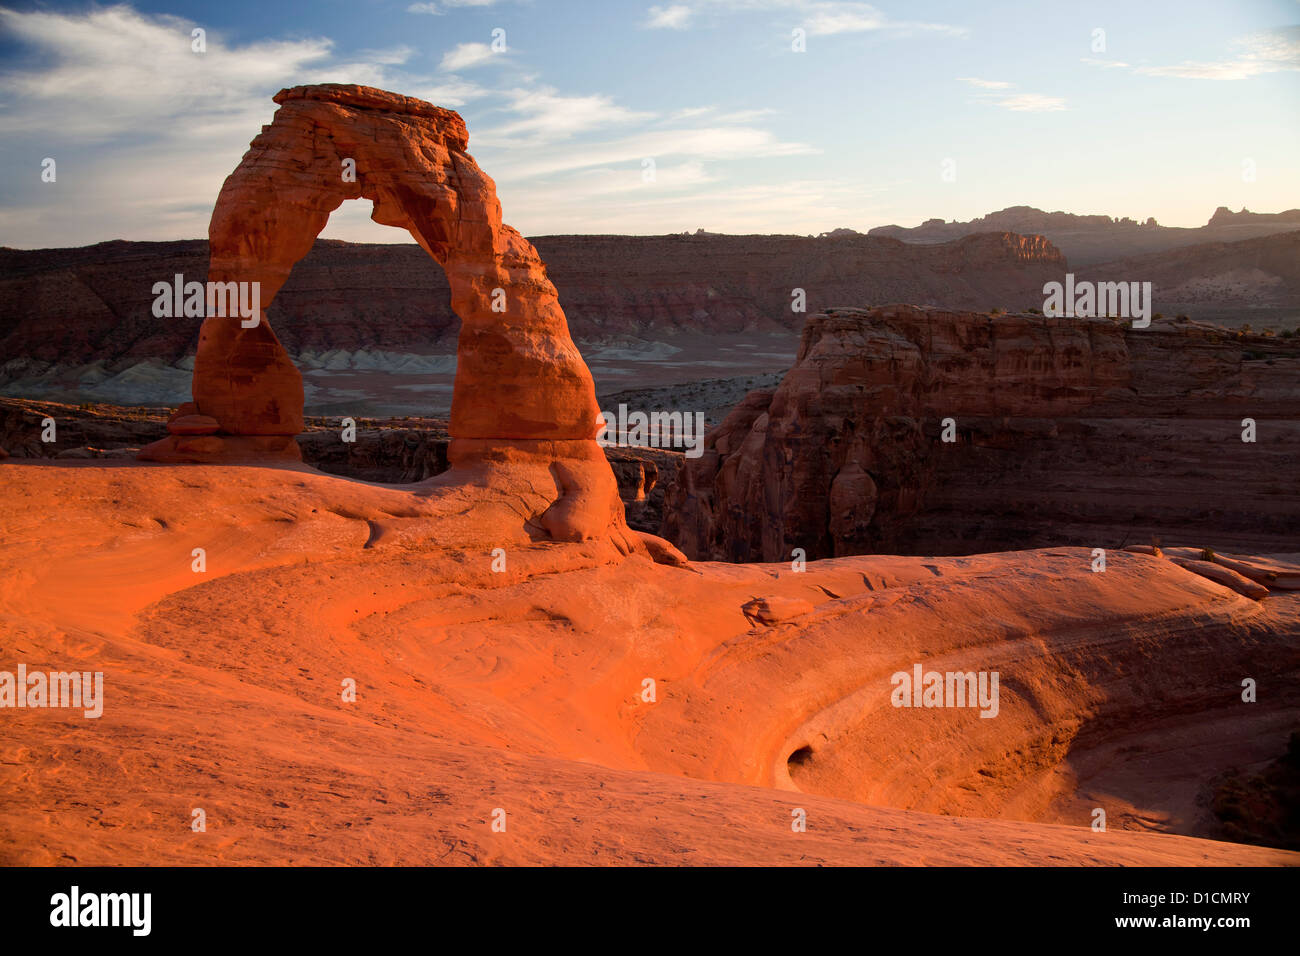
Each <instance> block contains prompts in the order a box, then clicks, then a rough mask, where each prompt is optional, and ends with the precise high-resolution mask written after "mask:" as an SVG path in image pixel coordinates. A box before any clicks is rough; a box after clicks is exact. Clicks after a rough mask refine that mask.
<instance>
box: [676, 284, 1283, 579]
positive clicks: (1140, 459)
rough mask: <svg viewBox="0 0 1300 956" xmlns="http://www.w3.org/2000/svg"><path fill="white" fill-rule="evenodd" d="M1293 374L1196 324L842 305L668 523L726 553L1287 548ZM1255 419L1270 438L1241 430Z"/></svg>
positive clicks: (717, 553)
mask: <svg viewBox="0 0 1300 956" xmlns="http://www.w3.org/2000/svg"><path fill="white" fill-rule="evenodd" d="M1297 375H1300V357H1297V356H1296V355H1295V354H1294V350H1292V354H1289V355H1287V354H1283V352H1282V351H1279V352H1277V353H1276V354H1272V353H1270V354H1269V356H1268V359H1267V361H1264V360H1259V361H1256V360H1252V359H1251V357H1250V355H1249V353H1245V354H1243V351H1242V348H1241V345H1240V343H1239V341H1238V340H1237V338H1236V336H1235V335H1234V334H1233V333H1231V332H1228V331H1226V330H1222V329H1215V328H1211V327H1207V326H1197V325H1194V324H1178V323H1174V322H1169V321H1156V322H1153V323H1152V325H1151V327H1149V328H1145V329H1133V328H1129V327H1128V326H1127V325H1123V324H1121V323H1118V322H1115V321H1112V320H1109V319H1086V318H1065V317H1061V318H1049V317H1046V316H1042V315H1035V314H1014V315H1008V314H998V315H991V314H984V313H974V312H954V311H951V310H945V309H937V308H918V307H915V306H908V305H893V306H884V307H881V308H876V309H870V310H864V309H847V308H846V309H835V310H831V311H830V312H827V313H824V314H818V315H813V316H810V317H809V319H808V323H807V325H806V326H805V328H804V336H803V341H802V344H801V346H800V350H799V354H798V357H797V359H796V361H795V364H794V366H793V367H792V368H791V369H790V371H789V372H788V373H787V374H786V376H785V378H784V380H783V381H782V382H781V383H780V385H779V386H778V387H777V388H776V389H770V390H769V389H764V390H757V391H754V392H751V393H750V395H749V396H748V397H747V398H746V399H745V400H744V401H743V402H742V403H741V404H739V405H737V406H736V407H735V408H734V409H733V410H732V411H731V413H730V414H729V415H728V416H727V418H726V419H725V420H724V421H723V422H722V423H721V424H720V425H719V426H718V427H717V428H715V429H714V430H713V431H711V432H710V433H709V434H708V435H707V436H706V439H705V447H704V452H703V454H702V456H701V457H699V458H696V459H688V460H686V461H685V462H684V465H683V467H682V469H681V471H680V472H679V474H678V476H677V479H676V481H675V482H674V484H673V485H672V487H670V488H669V490H668V492H667V494H666V497H665V504H664V525H663V530H662V532H661V533H662V534H663V535H664V537H666V538H668V539H669V540H670V541H672V542H673V543H674V544H676V545H677V546H678V547H679V548H681V549H682V551H683V552H684V553H685V554H687V555H688V556H690V557H691V558H692V559H697V560H726V561H758V560H761V561H790V560H793V558H794V551H795V549H802V550H803V551H804V552H805V557H806V558H808V559H809V560H813V559H818V558H825V557H837V556H841V555H850V554H864V553H881V552H884V553H910V554H962V553H973V552H978V551H982V550H987V549H993V548H996V549H1000V550H1017V549H1022V548H1033V547H1049V546H1052V545H1059V544H1073V545H1077V546H1081V547H1089V548H1091V547H1116V546H1119V545H1120V544H1122V542H1123V541H1125V540H1129V541H1132V540H1135V539H1136V540H1139V541H1141V540H1151V538H1152V537H1153V536H1155V537H1159V538H1160V539H1161V540H1166V541H1168V540H1174V539H1175V536H1178V537H1182V538H1184V539H1185V538H1192V540H1196V539H1200V540H1205V541H1213V542H1214V543H1215V544H1216V546H1222V547H1223V548H1225V549H1227V548H1232V549H1234V550H1237V551H1243V552H1244V551H1251V552H1253V553H1269V552H1286V551H1290V550H1292V549H1293V547H1294V542H1295V541H1296V540H1300V515H1297V513H1296V510H1295V508H1294V500H1295V482H1294V481H1293V480H1286V479H1282V478H1279V476H1289V475H1291V474H1292V473H1293V472H1294V467H1293V465H1294V461H1295V456H1296V454H1297V453H1300V425H1297V424H1296V423H1297V422H1298V421H1300V395H1298V394H1297V392H1296V389H1295V382H1296V379H1297ZM1247 417H1249V418H1252V419H1255V420H1256V421H1257V422H1258V423H1259V429H1260V435H1261V436H1264V437H1261V438H1260V439H1259V440H1258V441H1257V442H1254V443H1250V442H1243V441H1241V435H1242V424H1241V422H1242V419H1243V418H1247ZM946 419H952V420H953V429H952V437H953V438H954V439H955V441H953V442H952V443H947V442H945V441H943V437H944V432H945V430H946V426H945V424H944V422H945V420H946ZM1225 488H1231V489H1232V494H1230V495H1225V493H1224V489H1225ZM1135 516H1136V517H1135Z"/></svg>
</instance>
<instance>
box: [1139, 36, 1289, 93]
mask: <svg viewBox="0 0 1300 956" xmlns="http://www.w3.org/2000/svg"><path fill="white" fill-rule="evenodd" d="M1232 47H1233V51H1234V55H1233V56H1231V57H1229V58H1227V59H1223V60H1213V61H1210V62H1193V61H1185V62H1183V63H1179V64H1176V65H1174V66H1139V67H1136V72H1138V73H1142V74H1145V75H1147V76H1170V77H1177V78H1178V79H1183V80H1245V79H1249V78H1250V77H1252V76H1260V75H1261V74H1264V73H1281V72H1288V71H1294V70H1300V27H1286V28H1283V29H1279V30H1271V31H1267V32H1264V33H1256V34H1252V35H1251V36H1246V37H1240V38H1238V39H1236V40H1234V41H1232Z"/></svg>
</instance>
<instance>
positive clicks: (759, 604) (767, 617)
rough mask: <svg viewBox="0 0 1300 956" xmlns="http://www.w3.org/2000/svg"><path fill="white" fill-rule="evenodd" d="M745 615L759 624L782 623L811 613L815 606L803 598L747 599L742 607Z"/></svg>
mask: <svg viewBox="0 0 1300 956" xmlns="http://www.w3.org/2000/svg"><path fill="white" fill-rule="evenodd" d="M740 609H741V610H742V611H744V612H745V616H746V617H748V618H750V619H752V620H754V621H756V622H757V623H759V624H767V625H772V624H780V623H781V622H782V621H789V620H792V619H794V618H796V617H802V616H803V615H805V614H809V613H811V612H812V611H813V610H814V608H813V605H812V602H811V601H805V600H804V599H803V598H791V597H775V596H774V597H765V598H754V599H753V600H752V601H746V602H745V603H744V604H743V605H741V608H740Z"/></svg>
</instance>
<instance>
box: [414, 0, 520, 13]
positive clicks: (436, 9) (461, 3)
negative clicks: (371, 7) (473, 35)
mask: <svg viewBox="0 0 1300 956" xmlns="http://www.w3.org/2000/svg"><path fill="white" fill-rule="evenodd" d="M496 2H497V0H439V2H438V3H413V4H411V5H410V6H409V7H407V8H406V12H407V13H428V14H431V15H433V16H435V17H438V16H442V15H443V14H444V13H446V12H447V11H448V10H449V9H454V8H456V7H490V6H492V5H494V4H495V3H496Z"/></svg>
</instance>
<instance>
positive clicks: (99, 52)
mask: <svg viewBox="0 0 1300 956" xmlns="http://www.w3.org/2000/svg"><path fill="white" fill-rule="evenodd" d="M440 8H441V9H445V8H446V5H445V4H441V5H440ZM195 26H196V24H194V23H192V22H191V21H189V20H185V19H183V18H179V17H171V16H157V15H146V14H141V13H139V12H137V11H135V10H133V9H131V8H130V7H125V6H116V7H106V8H103V7H101V8H91V9H89V10H87V11H85V12H78V13H64V12H50V11H44V10H34V11H24V12H16V11H12V10H5V9H2V8H0V36H2V38H3V40H4V41H5V42H6V43H7V44H9V45H10V47H11V48H12V49H14V50H15V51H16V52H15V53H14V54H13V55H12V56H11V57H9V58H8V59H7V61H6V66H5V68H4V69H3V70H2V71H0V103H3V104H4V107H3V109H0V141H3V143H4V146H5V147H6V148H7V149H8V150H9V151H10V153H11V154H12V155H14V156H20V155H31V156H35V157H38V158H39V157H44V156H52V157H54V158H55V159H56V160H57V162H58V180H57V183H52V184H51V183H41V182H40V176H39V167H37V166H33V168H32V171H31V175H30V176H22V175H11V176H7V177H3V178H0V245H11V246H27V247H30V246H49V245H60V244H62V245H73V244H76V245H80V244H84V243H86V242H97V241H102V240H105V239H114V238H120V239H135V240H163V239H179V238H193V237H195V236H202V235H204V234H206V232H207V226H208V219H209V217H210V215H211V212H212V204H213V201H214V200H215V199H216V196H217V195H218V193H219V191H220V189H221V184H222V182H223V181H224V180H225V178H226V176H228V175H229V173H230V171H231V170H232V169H234V168H235V166H236V165H237V164H238V163H239V160H240V157H241V156H242V155H243V154H244V152H245V151H246V150H247V148H248V142H249V140H250V139H251V138H252V137H253V136H255V135H256V134H257V132H258V130H260V129H261V127H262V126H263V125H264V124H266V123H268V122H270V120H271V116H272V115H273V113H274V112H275V109H276V107H275V104H274V103H272V102H271V96H272V95H273V94H274V93H275V92H276V91H277V90H279V89H280V88H282V87H286V86H295V85H299V84H306V83H323V82H342V83H362V84H366V85H371V86H378V87H381V88H385V89H391V90H396V91H398V92H402V93H407V94H409V95H413V96H418V97H420V98H422V99H426V100H429V101H431V102H434V103H436V104H438V105H441V106H448V107H451V108H460V107H462V106H463V105H465V104H466V103H468V104H470V106H471V107H472V108H473V110H474V111H475V113H476V115H475V116H471V117H470V128H471V132H472V142H473V143H474V150H473V152H474V155H475V156H476V158H477V159H478V160H479V161H480V162H481V163H482V165H483V168H485V169H487V170H488V171H489V172H490V173H491V175H492V176H493V178H494V179H495V180H496V182H497V184H498V187H499V189H500V190H501V194H502V196H503V202H505V203H506V211H507V221H508V222H511V223H512V224H514V225H517V226H521V227H525V226H526V227H527V228H529V229H532V230H534V231H537V232H546V231H550V232H554V231H557V230H559V229H567V230H570V231H579V232H583V231H591V230H592V229H612V230H613V231H616V232H618V231H623V232H627V231H643V232H646V231H648V232H654V231H672V230H676V229H685V228H688V227H689V228H691V229H694V228H696V227H697V226H699V225H707V226H709V227H710V228H714V227H717V228H733V229H734V228H739V227H741V226H743V225H745V224H747V223H751V222H752V223H753V224H754V225H755V226H757V225H758V224H759V221H760V220H762V219H763V217H764V216H765V215H766V213H765V211H764V210H762V209H761V208H750V207H749V206H748V204H750V203H753V202H757V201H761V199H762V197H763V196H765V195H768V194H767V193H765V192H764V191H763V190H762V189H758V190H757V191H755V190H751V189H748V188H742V187H741V186H739V185H737V184H736V183H735V181H734V179H733V177H736V176H741V177H747V178H751V179H752V177H753V176H754V175H756V172H755V169H754V166H753V164H755V163H762V162H765V161H766V160H768V159H780V158H782V157H790V156H800V155H807V154H812V153H816V152H817V150H816V149H814V148H813V147H811V146H809V145H807V144H805V143H801V142H790V141H787V140H785V139H783V138H782V137H781V136H779V135H778V134H776V133H775V132H773V131H769V130H767V129H764V128H763V126H762V124H763V122H764V118H765V117H768V116H770V115H771V111H769V110H766V109H742V110H734V111H724V110H723V109H720V108H719V107H718V106H717V105H707V106H690V107H684V108H680V109H677V110H675V111H674V110H672V109H671V108H667V109H665V110H663V111H662V112H660V111H646V110H641V109H637V108H636V107H635V106H633V105H627V104H624V103H620V102H619V101H618V99H617V98H616V97H613V96H610V95H606V94H602V93H585V94H584V93H579V94H571V93H567V92H564V91H560V90H557V89H555V88H553V87H551V86H547V85H544V84H541V83H538V82H536V81H535V80H531V79H524V78H522V77H519V76H514V77H512V78H511V79H510V81H509V83H508V84H505V85H497V86H495V87H494V84H493V83H489V82H486V81H485V82H475V81H471V80H468V79H466V78H465V76H464V75H462V74H458V73H454V72H450V73H449V72H435V71H433V70H426V71H425V72H423V73H419V72H415V71H414V70H412V69H411V68H410V61H411V59H413V58H414V56H415V54H414V53H413V52H412V51H411V50H410V49H409V48H407V47H401V46H399V47H394V48H389V49H383V50H371V51H366V52H364V53H356V54H349V55H346V56H341V55H339V53H338V52H337V50H336V49H335V45H334V43H333V42H332V41H331V40H330V39H329V38H326V37H311V36H307V37H303V36H298V37H297V38H294V39H291V40H276V39H262V40H257V41H255V42H251V43H247V44H240V43H238V42H234V41H232V40H231V39H230V38H228V37H225V36H223V35H222V34H221V33H220V31H215V30H211V29H210V30H209V31H208V33H207V52H206V53H203V54H197V53H194V52H192V51H191V48H190V43H191V37H190V31H191V30H192V29H193V28H194V27H195ZM452 52H454V51H452ZM487 75H488V76H496V75H497V74H495V73H490V74H487ZM105 77H113V78H114V82H113V83H106V82H105V81H104V78H105ZM485 119H488V120H495V121H496V122H495V125H493V124H491V123H488V122H485ZM644 159H653V160H654V161H655V164H656V173H657V175H656V179H655V182H654V183H653V184H645V183H643V181H642V178H641V170H642V160H644ZM33 162H35V161H33ZM729 184H730V185H729ZM643 185H644V186H646V187H653V189H652V191H645V190H644V189H642V188H641V187H642V186H643ZM795 196H798V197H800V198H799V199H798V201H796V199H795V198H793V197H795ZM771 197H772V200H771V201H772V202H773V203H774V204H775V205H774V207H773V209H772V210H771V213H772V215H773V216H774V217H775V218H772V219H770V220H768V221H767V222H766V224H765V225H764V226H763V228H762V229H761V230H760V231H770V230H771V229H772V228H781V227H787V226H789V225H790V221H789V220H791V219H792V218H793V219H798V220H799V221H800V222H802V221H804V220H805V219H806V220H807V221H808V224H809V227H810V228H809V231H821V229H822V228H830V227H829V226H826V225H825V223H823V222H822V221H821V219H820V218H819V217H820V216H821V215H822V214H823V213H826V214H828V215H829V214H831V213H834V215H835V216H836V217H838V218H839V219H842V220H844V221H850V218H851V217H850V216H849V214H848V213H847V211H846V212H844V213H840V212H836V211H835V210H834V209H831V210H830V212H828V211H827V210H820V209H818V208H817V206H816V203H817V201H819V200H818V192H817V190H816V189H815V188H813V187H808V189H806V190H802V191H801V190H792V189H791V188H789V187H787V186H786V185H785V184H784V183H782V184H781V185H780V186H778V187H777V188H776V189H775V190H774V191H772V193H771ZM575 198H576V199H577V200H578V201H576V202H575ZM801 202H806V203H808V204H809V205H807V206H806V207H802V206H800V203H801ZM588 205H590V210H589V209H588ZM345 206H346V208H344V209H341V210H340V211H339V212H338V214H337V215H336V216H335V217H334V218H332V219H331V221H330V225H329V226H328V227H327V230H326V233H325V235H327V236H329V237H331V238H343V239H349V240H353V241H389V242H400V241H403V240H404V239H405V238H406V237H405V236H404V235H403V234H402V233H401V232H400V231H397V230H393V229H391V228H388V227H379V226H376V225H374V224H373V223H370V222H368V221H367V219H366V216H367V215H368V213H369V208H368V207H369V204H368V203H347V204H345ZM799 209H802V211H797V210H799ZM588 211H590V213H591V218H590V219H588V218H587V213H588ZM697 213H698V216H699V221H693V220H695V219H696V218H697V216H696V214H697ZM679 216H680V217H681V222H680V225H678V217H679ZM669 224H671V226H672V229H669V228H668V225H669ZM814 226H815V227H817V228H815V229H814V228H813V227H814Z"/></svg>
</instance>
